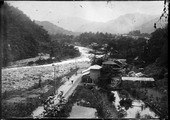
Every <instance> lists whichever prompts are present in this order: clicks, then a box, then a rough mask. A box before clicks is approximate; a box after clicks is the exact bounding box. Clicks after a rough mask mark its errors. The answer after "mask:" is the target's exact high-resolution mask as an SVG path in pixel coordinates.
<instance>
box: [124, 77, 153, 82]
mask: <svg viewBox="0 0 170 120" xmlns="http://www.w3.org/2000/svg"><path fill="white" fill-rule="evenodd" d="M122 80H123V81H125V80H128V81H155V80H154V79H153V78H147V77H122Z"/></svg>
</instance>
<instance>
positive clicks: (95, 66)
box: [89, 65, 102, 70]
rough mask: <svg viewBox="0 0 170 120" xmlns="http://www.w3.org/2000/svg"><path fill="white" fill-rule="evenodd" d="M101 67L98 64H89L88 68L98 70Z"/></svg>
mask: <svg viewBox="0 0 170 120" xmlns="http://www.w3.org/2000/svg"><path fill="white" fill-rule="evenodd" d="M101 68H102V67H101V66H100V65H93V66H90V67H89V69H93V70H94V69H95V70H99V69H101Z"/></svg>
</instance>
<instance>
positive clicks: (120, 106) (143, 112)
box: [112, 91, 159, 118]
mask: <svg viewBox="0 0 170 120" xmlns="http://www.w3.org/2000/svg"><path fill="white" fill-rule="evenodd" d="M112 93H114V95H115V98H116V99H115V102H113V103H114V105H115V107H116V109H117V111H118V113H119V117H122V118H158V117H159V116H157V115H156V114H155V113H154V112H153V111H151V109H150V108H149V107H147V106H146V105H145V103H144V102H143V101H142V100H135V99H134V100H131V99H129V98H120V97H119V94H118V92H117V91H112Z"/></svg>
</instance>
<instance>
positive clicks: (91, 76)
mask: <svg viewBox="0 0 170 120" xmlns="http://www.w3.org/2000/svg"><path fill="white" fill-rule="evenodd" d="M101 68H102V67H101V66H99V65H93V66H90V67H89V68H88V69H86V70H84V71H82V81H84V82H87V83H97V82H98V78H99V77H100V69H101Z"/></svg>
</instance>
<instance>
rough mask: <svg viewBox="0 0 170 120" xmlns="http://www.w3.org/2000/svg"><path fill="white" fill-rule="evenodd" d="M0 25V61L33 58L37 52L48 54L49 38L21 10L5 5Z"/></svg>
mask: <svg viewBox="0 0 170 120" xmlns="http://www.w3.org/2000/svg"><path fill="white" fill-rule="evenodd" d="M2 9H4V11H5V14H6V15H5V18H4V17H3V18H4V19H1V20H2V21H1V23H2V28H4V29H2V30H4V31H3V32H2V33H3V34H2V38H3V39H2V61H3V66H7V65H8V63H9V62H12V61H15V60H20V59H26V58H30V57H35V56H37V55H38V53H39V52H45V53H48V52H49V43H50V37H49V35H48V33H47V31H46V30H44V29H43V28H42V27H40V26H39V25H37V24H35V23H34V22H33V21H31V19H30V18H29V17H28V16H27V15H25V14H24V13H23V12H22V11H21V10H19V9H17V8H15V7H13V6H10V5H8V4H7V3H5V4H4V5H3V6H2Z"/></svg>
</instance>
